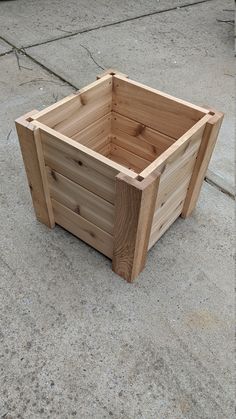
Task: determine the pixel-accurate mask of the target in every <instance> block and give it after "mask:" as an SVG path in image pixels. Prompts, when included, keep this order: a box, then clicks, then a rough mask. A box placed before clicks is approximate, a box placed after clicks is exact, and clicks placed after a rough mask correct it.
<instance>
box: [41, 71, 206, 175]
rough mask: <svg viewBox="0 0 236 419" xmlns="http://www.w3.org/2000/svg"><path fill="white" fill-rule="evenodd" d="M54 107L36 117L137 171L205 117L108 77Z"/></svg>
mask: <svg viewBox="0 0 236 419" xmlns="http://www.w3.org/2000/svg"><path fill="white" fill-rule="evenodd" d="M51 108H52V109H50V107H49V108H48V109H47V110H46V112H45V111H42V112H39V113H38V114H37V115H36V117H35V118H33V119H35V120H37V121H38V122H40V123H42V124H44V125H45V126H47V127H49V128H51V129H53V130H55V131H56V132H59V133H61V134H63V135H65V136H67V137H69V138H71V139H73V140H75V141H76V142H78V143H80V144H82V145H84V146H85V147H87V148H88V149H90V150H94V151H96V152H97V153H100V154H101V155H103V156H105V157H107V158H108V159H110V160H111V161H113V162H116V163H118V164H120V165H122V166H124V167H126V168H128V169H130V170H132V171H134V172H135V173H137V174H139V173H141V172H142V171H143V170H144V169H145V168H147V167H148V166H149V165H150V163H152V162H153V161H154V160H155V159H156V158H157V157H159V156H160V155H161V154H162V153H164V152H165V151H166V150H167V149H168V148H169V147H170V146H172V145H173V144H174V143H175V142H176V140H178V139H179V138H180V137H181V136H182V135H183V134H185V133H186V132H187V131H188V130H189V129H190V128H191V127H193V126H194V125H195V124H196V122H197V121H199V120H200V119H201V118H202V117H203V116H204V115H205V113H202V112H201V111H200V110H199V109H197V107H196V109H194V108H193V107H192V106H191V107H190V106H187V105H186V103H183V104H182V103H181V101H178V102H175V101H174V100H173V98H172V97H171V96H168V95H164V94H163V93H161V92H160V95H159V94H158V93H157V91H156V90H155V91H154V90H153V89H150V88H147V89H145V88H144V87H143V86H141V85H140V86H139V84H138V83H135V84H133V83H132V81H131V80H126V79H124V78H122V77H119V76H109V75H108V76H105V77H104V78H103V79H102V80H100V81H99V83H98V82H95V83H92V84H91V85H89V86H88V87H87V88H84V89H81V90H80V91H79V92H78V93H77V94H75V95H71V96H70V97H68V100H67V101H64V100H63V101H61V103H60V102H58V104H57V106H55V105H53V106H52V107H51Z"/></svg>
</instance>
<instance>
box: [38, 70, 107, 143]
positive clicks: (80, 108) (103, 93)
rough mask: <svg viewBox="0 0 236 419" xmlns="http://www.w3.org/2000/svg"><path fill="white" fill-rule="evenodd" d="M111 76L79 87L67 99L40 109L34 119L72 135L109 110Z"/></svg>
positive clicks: (69, 135) (62, 132)
mask: <svg viewBox="0 0 236 419" xmlns="http://www.w3.org/2000/svg"><path fill="white" fill-rule="evenodd" d="M111 107H112V76H110V75H108V76H105V77H103V78H102V79H100V80H97V81H95V82H94V83H91V84H90V85H88V86H87V87H85V88H83V89H80V90H79V91H78V92H77V93H76V94H74V95H73V96H70V97H69V100H64V101H61V103H59V104H57V106H55V105H53V106H52V107H51V108H48V111H47V112H46V111H42V112H40V113H39V114H38V115H36V116H35V118H34V119H35V120H37V121H38V122H41V123H43V124H45V125H47V126H48V127H50V128H53V129H54V130H56V131H58V132H60V133H61V134H64V135H67V136H68V137H72V136H73V135H75V134H76V133H77V132H78V131H80V130H82V129H84V128H86V127H87V126H89V125H90V124H92V123H93V122H94V121H96V120H97V119H99V118H101V117H102V116H104V115H106V114H107V113H109V112H110V111H111Z"/></svg>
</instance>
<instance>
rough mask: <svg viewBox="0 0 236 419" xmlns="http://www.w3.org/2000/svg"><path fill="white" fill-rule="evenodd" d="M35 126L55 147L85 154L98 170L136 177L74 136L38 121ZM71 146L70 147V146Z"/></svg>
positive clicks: (46, 140) (85, 157)
mask: <svg viewBox="0 0 236 419" xmlns="http://www.w3.org/2000/svg"><path fill="white" fill-rule="evenodd" d="M32 123H33V124H34V126H36V127H38V128H40V132H41V137H42V138H43V139H44V142H45V143H46V142H51V143H53V145H54V148H55V147H61V148H62V147H63V145H65V147H66V149H67V150H69V149H70V150H71V152H72V150H73V152H74V154H76V153H78V152H79V153H80V154H81V155H83V156H84V159H86V160H87V161H90V164H91V162H93V167H94V169H95V170H96V171H98V172H101V173H104V174H106V173H112V172H114V173H115V172H118V173H119V172H122V173H124V174H126V175H128V176H131V177H132V178H135V177H136V176H135V174H134V173H133V172H132V171H131V170H128V169H127V168H126V167H123V166H122V165H120V164H117V163H115V162H112V161H111V160H109V159H108V158H107V157H105V156H102V155H101V154H99V153H97V152H96V151H94V150H91V149H90V148H88V147H86V146H84V145H83V144H79V143H78V142H77V141H75V140H73V139H72V138H69V137H67V136H65V135H63V134H60V133H59V132H56V131H54V130H53V129H52V128H49V127H46V125H44V124H41V123H40V122H38V121H33V122H32ZM68 146H70V147H68Z"/></svg>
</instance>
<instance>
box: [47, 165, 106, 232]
mask: <svg viewBox="0 0 236 419" xmlns="http://www.w3.org/2000/svg"><path fill="white" fill-rule="evenodd" d="M47 175H48V180H49V187H50V195H51V197H52V198H53V199H55V200H56V201H58V202H59V203H60V204H62V205H65V206H66V207H67V208H70V209H71V210H72V211H74V212H75V213H77V214H79V215H81V217H83V218H85V219H86V220H88V221H90V222H91V223H93V224H95V225H96V226H97V227H99V228H101V229H102V230H104V231H106V232H107V233H110V234H112V233H113V227H114V205H112V204H110V203H109V202H107V201H105V200H104V199H102V198H100V197H99V196H98V195H95V194H94V193H92V192H90V191H88V190H87V189H85V188H83V187H82V186H80V185H78V184H77V183H75V182H72V181H71V180H70V179H68V178H66V177H65V176H63V175H61V174H60V173H58V172H56V171H55V170H53V169H51V168H50V167H47Z"/></svg>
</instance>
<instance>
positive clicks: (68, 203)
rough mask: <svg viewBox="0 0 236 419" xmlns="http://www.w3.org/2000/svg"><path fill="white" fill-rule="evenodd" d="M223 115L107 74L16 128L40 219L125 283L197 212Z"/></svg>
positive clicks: (34, 113) (116, 74)
mask: <svg viewBox="0 0 236 419" xmlns="http://www.w3.org/2000/svg"><path fill="white" fill-rule="evenodd" d="M222 119H223V114H222V113H220V112H217V111H213V110H209V109H205V108H202V107H199V106H195V105H192V104H190V103H187V102H184V101H182V100H179V99H176V98H174V97H172V96H169V95H167V94H164V93H161V92H159V91H157V90H155V89H152V88H149V87H147V86H144V85H142V84H140V83H137V82H134V81H132V80H129V79H128V78H127V77H126V76H125V75H123V74H121V73H119V72H115V71H112V70H108V71H107V72H105V73H104V74H103V75H101V76H99V77H98V80H97V81H95V82H94V83H92V84H90V85H89V86H87V87H85V88H83V89H81V90H79V91H78V92H76V93H74V94H72V95H70V96H68V97H66V98H65V99H63V100H61V101H59V102H58V103H56V104H54V105H52V106H49V107H48V108H47V109H44V110H43V111H41V112H38V111H32V112H30V113H28V114H27V115H24V116H23V117H21V118H19V119H17V120H16V127H17V132H18V136H19V141H20V145H21V150H22V155H23V159H24V164H25V169H26V173H27V177H28V182H29V187H30V190H31V194H32V200H33V204H34V209H35V213H36V217H37V219H38V220H39V221H41V222H42V223H44V224H46V225H47V226H49V227H51V228H53V227H54V225H55V223H56V224H59V225H61V226H62V227H64V228H65V229H66V230H68V231H70V232H71V233H73V234H74V235H75V236H77V237H79V238H80V239H82V240H83V241H85V242H86V243H88V244H89V245H90V246H93V247H94V248H95V249H97V250H99V251H100V252H102V253H103V254H104V255H106V256H107V257H109V258H110V259H112V268H113V270H114V271H115V272H116V273H117V274H119V275H121V276H122V277H123V278H125V279H126V280H128V281H132V280H134V278H135V277H136V276H137V275H138V274H139V272H140V271H141V270H142V269H143V267H144V265H145V260H146V256H147V251H148V250H149V249H150V248H151V247H152V246H153V245H154V244H155V243H156V241H157V240H158V239H159V238H160V237H161V236H162V234H163V233H164V232H165V231H166V230H167V229H168V227H170V225H171V224H172V223H173V222H174V221H175V220H176V219H177V218H178V217H179V216H180V215H181V216H182V217H186V216H188V215H190V214H191V213H192V211H193V209H194V207H195V205H196V202H197V199H198V195H199V192H200V188H201V185H202V182H203V180H204V176H205V172H206V169H207V166H208V163H209V160H210V157H211V154H212V151H213V148H214V144H215V141H216V138H217V135H218V132H219V129H220V125H221V122H222Z"/></svg>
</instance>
